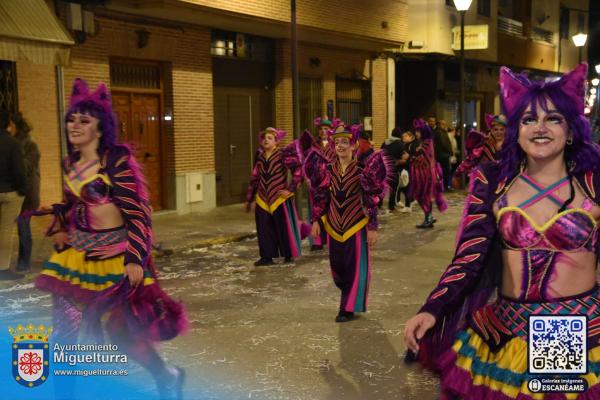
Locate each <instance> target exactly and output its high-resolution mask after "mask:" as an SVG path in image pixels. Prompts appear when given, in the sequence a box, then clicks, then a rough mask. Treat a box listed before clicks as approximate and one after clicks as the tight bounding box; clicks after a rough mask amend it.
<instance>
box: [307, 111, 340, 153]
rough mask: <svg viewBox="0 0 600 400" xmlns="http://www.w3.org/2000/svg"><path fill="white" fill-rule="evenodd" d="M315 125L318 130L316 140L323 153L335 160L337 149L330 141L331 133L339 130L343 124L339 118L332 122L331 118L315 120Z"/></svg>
mask: <svg viewBox="0 0 600 400" xmlns="http://www.w3.org/2000/svg"><path fill="white" fill-rule="evenodd" d="M314 124H315V126H316V127H317V129H318V132H317V137H316V138H315V139H316V140H317V144H318V146H319V148H320V149H321V152H322V153H323V154H324V155H325V157H327V158H328V159H330V160H333V159H334V158H335V148H334V146H333V145H332V144H331V141H330V139H329V131H330V130H332V129H335V128H337V127H338V126H339V125H341V124H343V122H342V121H341V120H339V119H338V118H335V119H333V120H330V119H329V117H323V118H320V117H317V118H315V121H314Z"/></svg>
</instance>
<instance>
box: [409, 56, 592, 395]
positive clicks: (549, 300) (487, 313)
mask: <svg viewBox="0 0 600 400" xmlns="http://www.w3.org/2000/svg"><path fill="white" fill-rule="evenodd" d="M586 78H587V65H586V64H582V65H579V66H578V67H577V68H576V69H575V70H573V71H572V72H570V73H567V74H565V75H564V76H563V77H562V78H560V79H559V80H556V81H552V82H544V81H530V80H529V79H527V77H526V76H525V75H519V74H514V73H513V72H511V71H510V70H509V69H507V68H504V67H503V68H501V70H500V89H501V99H502V102H503V107H504V110H505V112H506V115H507V117H508V124H507V130H506V138H505V140H504V145H503V149H502V154H501V159H502V162H501V163H500V162H498V161H494V162H489V163H487V164H484V165H481V166H479V167H478V168H477V169H475V170H474V172H473V173H472V175H471V181H470V190H469V195H468V197H467V201H466V204H465V210H464V215H463V219H462V223H461V227H460V229H459V235H458V241H457V250H456V253H455V256H454V258H453V260H452V262H451V264H450V265H449V266H448V268H447V269H446V271H445V272H444V274H443V275H442V278H441V279H440V281H439V283H438V285H437V287H436V288H435V289H434V290H433V291H432V292H431V294H430V295H429V297H428V298H427V301H426V303H425V305H424V306H423V307H422V308H421V309H420V311H419V313H418V314H417V315H416V316H414V317H412V318H411V319H410V320H409V321H408V322H407V324H406V330H405V341H406V344H407V347H408V348H409V350H410V351H412V352H418V353H417V358H418V360H419V361H421V362H422V363H423V364H425V365H427V366H429V367H431V368H433V369H435V370H437V371H438V372H439V373H440V374H441V388H442V392H443V396H442V398H457V397H458V398H463V399H502V400H505V399H519V400H530V399H542V398H544V399H549V398H552V399H567V398H569V399H570V398H572V399H575V398H576V399H586V400H591V399H597V398H600V343H599V339H600V307H599V305H600V304H599V303H600V300H599V297H598V295H599V293H598V286H597V283H596V266H597V261H598V258H597V254H599V241H598V219H599V218H600V206H598V204H600V147H599V146H597V145H596V144H594V143H592V139H591V131H590V124H589V122H588V120H587V119H586V118H585V115H584V96H585V82H586ZM494 295H495V301H494V302H493V303H488V302H489V300H490V299H491V298H493V296H494ZM575 314H576V315H583V316H585V317H586V319H587V332H586V336H587V366H586V367H587V368H586V371H587V372H586V373H582V374H578V375H575V376H572V375H571V377H579V378H582V379H584V380H585V382H586V383H587V389H586V391H585V392H583V393H572V394H561V393H553V394H551V395H550V394H548V395H545V394H535V393H532V392H531V391H530V390H529V387H528V383H529V381H530V379H531V378H532V375H530V374H529V372H528V371H529V366H528V344H529V345H532V343H529V339H528V337H529V333H530V332H529V325H528V319H529V317H530V316H536V315H575ZM564 344H565V345H566V344H567V343H564ZM559 355H560V354H559ZM555 358H556V357H555Z"/></svg>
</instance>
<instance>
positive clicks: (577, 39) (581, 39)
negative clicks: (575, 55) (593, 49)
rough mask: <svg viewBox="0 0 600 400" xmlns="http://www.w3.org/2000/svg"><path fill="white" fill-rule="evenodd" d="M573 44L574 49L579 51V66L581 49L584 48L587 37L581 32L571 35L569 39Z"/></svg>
mask: <svg viewBox="0 0 600 400" xmlns="http://www.w3.org/2000/svg"><path fill="white" fill-rule="evenodd" d="M571 39H572V40H573V43H575V47H577V48H578V49H579V64H581V49H582V48H583V46H585V42H587V35H586V34H585V33H583V32H579V33H578V34H577V35H573V36H572V37H571Z"/></svg>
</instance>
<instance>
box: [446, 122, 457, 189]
mask: <svg viewBox="0 0 600 400" xmlns="http://www.w3.org/2000/svg"><path fill="white" fill-rule="evenodd" d="M456 132H457V130H456V128H455V127H450V129H448V139H450V145H451V147H452V155H451V156H450V174H449V176H448V177H444V179H446V181H445V184H446V189H447V190H452V177H453V176H454V171H455V170H456V167H458V159H459V157H460V149H459V148H458V141H457V140H456Z"/></svg>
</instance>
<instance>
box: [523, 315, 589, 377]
mask: <svg viewBox="0 0 600 400" xmlns="http://www.w3.org/2000/svg"><path fill="white" fill-rule="evenodd" d="M586 336H587V318H586V316H585V315H532V316H530V317H529V342H528V354H527V355H528V360H529V373H531V374H574V373H583V374H585V373H587V342H586Z"/></svg>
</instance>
